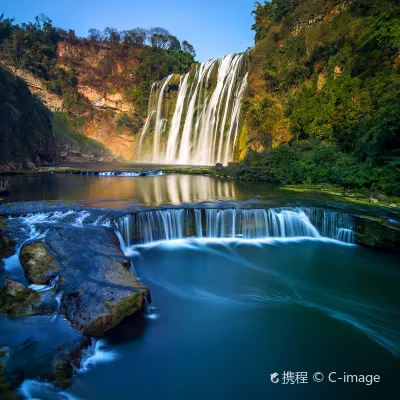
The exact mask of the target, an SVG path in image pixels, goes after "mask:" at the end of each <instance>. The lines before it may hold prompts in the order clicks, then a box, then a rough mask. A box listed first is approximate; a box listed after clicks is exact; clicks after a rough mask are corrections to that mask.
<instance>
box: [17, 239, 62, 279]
mask: <svg viewBox="0 0 400 400" xmlns="http://www.w3.org/2000/svg"><path fill="white" fill-rule="evenodd" d="M19 260H20V262H21V264H22V266H23V268H24V271H25V274H26V277H27V278H28V281H29V282H30V283H35V284H37V285H47V284H48V283H49V282H50V280H51V279H53V278H54V277H55V276H57V274H58V272H59V270H60V266H59V265H58V263H57V262H56V260H55V259H54V257H53V256H52V255H51V254H50V253H49V252H48V250H47V249H46V247H45V246H44V244H43V243H42V242H37V243H31V244H28V245H26V246H24V247H23V248H22V250H21V254H20V256H19Z"/></svg>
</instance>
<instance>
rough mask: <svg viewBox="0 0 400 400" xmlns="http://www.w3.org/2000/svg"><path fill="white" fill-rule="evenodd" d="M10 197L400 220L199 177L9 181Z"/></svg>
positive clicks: (313, 196) (379, 211)
mask: <svg viewBox="0 0 400 400" xmlns="http://www.w3.org/2000/svg"><path fill="white" fill-rule="evenodd" d="M126 170H128V169H126ZM5 179H6V180H7V179H8V181H9V182H10V192H11V195H9V196H8V197H7V198H6V199H5V200H6V201H7V202H15V201H40V200H64V201H65V200H66V201H68V200H78V201H80V200H86V202H85V204H86V205H87V206H94V207H100V208H113V209H117V208H126V207H129V206H130V205H131V204H132V203H140V204H143V205H145V206H157V205H179V204H182V203H200V202H207V201H209V202H215V201H234V200H248V199H255V198H256V199H257V200H259V201H260V200H261V201H262V204H263V205H264V206H265V207H279V206H291V207H293V206H314V207H324V208H335V209H340V210H342V211H347V212H354V211H357V212H363V213H366V214H371V215H381V216H384V217H385V218H392V219H393V220H399V212H398V211H397V210H395V209H388V208H386V207H377V206H368V205H354V204H351V203H348V202H346V201H341V200H340V199H338V198H337V197H335V196H331V195H329V194H327V193H323V192H318V193H316V192H296V191H290V190H284V189H282V188H280V187H279V186H278V185H276V184H269V183H265V182H245V181H237V180H230V179H218V178H213V177H210V176H202V175H182V174H168V175H163V176H137V177H125V176H98V175H70V174H40V175H10V176H5Z"/></svg>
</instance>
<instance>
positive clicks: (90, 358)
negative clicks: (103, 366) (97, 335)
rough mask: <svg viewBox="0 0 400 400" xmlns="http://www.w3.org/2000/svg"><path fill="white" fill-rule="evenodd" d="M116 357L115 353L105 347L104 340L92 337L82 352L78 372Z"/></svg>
mask: <svg viewBox="0 0 400 400" xmlns="http://www.w3.org/2000/svg"><path fill="white" fill-rule="evenodd" d="M116 358H117V353H116V352H115V351H113V350H111V349H110V348H109V347H107V344H106V342H105V341H104V340H96V339H92V344H91V345H90V346H89V347H88V348H87V349H85V350H83V352H82V361H81V366H80V368H79V371H78V372H80V373H83V372H86V371H88V370H89V369H90V368H93V367H94V366H96V364H98V363H105V362H111V361H114V360H115V359H116Z"/></svg>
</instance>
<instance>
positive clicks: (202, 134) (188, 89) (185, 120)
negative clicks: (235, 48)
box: [136, 54, 248, 165]
mask: <svg viewBox="0 0 400 400" xmlns="http://www.w3.org/2000/svg"><path fill="white" fill-rule="evenodd" d="M245 57H246V56H245V55H244V54H229V55H227V56H224V57H222V58H219V59H214V60H209V61H206V62H204V63H201V64H198V65H196V66H195V68H194V69H193V70H192V71H190V72H188V73H187V74H185V75H184V76H182V77H181V78H180V81H179V88H178V92H177V95H176V100H175V101H174V100H172V99H171V97H172V95H170V92H171V91H172V92H173V91H174V88H175V87H178V82H176V83H175V80H174V75H169V76H168V77H167V78H166V79H165V80H163V81H162V83H158V82H157V83H155V84H153V86H152V90H151V95H150V100H149V111H148V118H147V121H146V124H145V126H144V128H143V130H142V134H141V137H140V142H139V147H138V150H137V152H136V161H144V162H146V161H151V162H154V163H169V164H197V165H211V164H215V163H217V162H221V163H223V164H227V163H228V161H230V160H232V157H233V151H234V148H235V144H236V139H237V133H238V128H239V114H240V105H241V100H242V98H243V96H244V93H245V90H246V86H247V76H248V74H247V73H246V71H245V70H246V62H245ZM167 93H168V98H167V96H166V94H167ZM174 102H175V104H173V103H174ZM170 103H171V105H172V107H173V109H172V110H171V112H170V110H169V109H170V106H171V105H170ZM154 115H155V118H153V116H154ZM164 133H165V135H164Z"/></svg>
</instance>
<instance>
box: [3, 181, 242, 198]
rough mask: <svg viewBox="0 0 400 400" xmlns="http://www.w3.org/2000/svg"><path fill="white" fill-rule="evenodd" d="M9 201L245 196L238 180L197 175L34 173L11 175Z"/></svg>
mask: <svg viewBox="0 0 400 400" xmlns="http://www.w3.org/2000/svg"><path fill="white" fill-rule="evenodd" d="M10 186H11V187H10V191H11V195H10V196H9V197H8V198H7V201H9V202H14V201H31V200H86V199H93V200H130V201H134V202H138V203H142V204H144V205H158V204H181V203H186V202H203V201H215V200H233V199H236V198H238V197H246V195H245V194H244V193H241V192H240V190H238V187H237V185H236V184H235V182H233V181H231V180H219V179H214V178H212V177H207V176H198V175H195V176H193V175H164V176H156V177H146V176H145V177H113V176H110V177H109V176H81V175H64V174H60V175H58V174H55V175H51V174H49V175H32V176H26V175H25V176H12V177H10Z"/></svg>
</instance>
